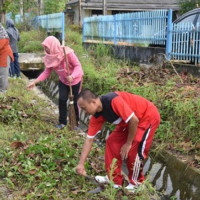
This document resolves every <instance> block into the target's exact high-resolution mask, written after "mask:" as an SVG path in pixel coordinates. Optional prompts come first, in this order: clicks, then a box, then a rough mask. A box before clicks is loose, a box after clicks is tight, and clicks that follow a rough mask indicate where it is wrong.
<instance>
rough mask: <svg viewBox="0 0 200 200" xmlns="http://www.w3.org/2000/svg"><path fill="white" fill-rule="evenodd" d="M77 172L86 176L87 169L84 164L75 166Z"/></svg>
mask: <svg viewBox="0 0 200 200" xmlns="http://www.w3.org/2000/svg"><path fill="white" fill-rule="evenodd" d="M75 170H76V173H77V174H79V175H82V176H86V175H87V174H86V171H85V167H84V165H81V164H78V165H77V166H76V168H75Z"/></svg>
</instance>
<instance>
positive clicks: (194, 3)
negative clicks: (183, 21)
mask: <svg viewBox="0 0 200 200" xmlns="http://www.w3.org/2000/svg"><path fill="white" fill-rule="evenodd" d="M199 4H200V0H184V1H180V14H183V13H186V12H188V11H189V10H193V9H194V8H197V7H199Z"/></svg>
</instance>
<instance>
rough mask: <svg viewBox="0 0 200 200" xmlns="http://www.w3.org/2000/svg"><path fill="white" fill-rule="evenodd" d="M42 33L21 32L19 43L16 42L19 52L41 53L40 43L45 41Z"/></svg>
mask: <svg viewBox="0 0 200 200" xmlns="http://www.w3.org/2000/svg"><path fill="white" fill-rule="evenodd" d="M45 37H46V33H45V32H44V31H41V30H40V31H38V30H32V31H28V32H21V34H20V41H19V42H18V48H19V52H21V53H23V52H41V51H43V47H42V44H41V43H42V41H43V40H44V39H45Z"/></svg>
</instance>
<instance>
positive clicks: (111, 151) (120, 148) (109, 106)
mask: <svg viewBox="0 0 200 200" xmlns="http://www.w3.org/2000/svg"><path fill="white" fill-rule="evenodd" d="M78 105H79V106H80V108H82V109H83V110H84V111H85V112H86V113H88V114H91V115H92V117H91V119H90V122H89V129H88V134H87V138H86V140H85V144H84V146H83V150H82V153H81V157H80V161H79V164H78V165H77V167H76V171H77V173H78V174H81V175H86V171H85V168H84V163H85V160H86V158H87V156H88V154H89V153H90V151H91V148H92V143H93V140H94V137H95V136H96V135H97V134H98V133H99V132H100V131H101V127H102V125H103V123H104V122H106V121H108V122H110V123H113V124H115V125H116V128H115V130H114V131H113V132H112V133H111V134H110V136H109V137H108V139H107V140H106V149H105V167H106V171H107V176H105V177H104V176H96V180H97V181H99V182H101V183H106V182H109V178H110V177H109V176H110V166H111V163H112V160H113V159H114V158H116V159H117V163H116V165H117V168H116V169H115V171H114V173H113V174H112V177H113V181H114V187H115V188H118V187H120V186H121V185H122V182H123V177H122V174H121V166H122V161H123V160H124V159H126V163H127V168H128V172H129V174H128V178H129V182H130V184H129V185H128V186H127V187H126V188H127V189H130V190H134V189H135V187H136V186H139V185H140V184H141V183H142V182H143V181H144V179H145V178H144V175H143V162H142V161H143V160H144V159H146V158H147V156H148V152H149V150H150V146H151V143H152V139H153V136H154V133H155V131H156V129H157V128H158V126H159V124H160V115H159V112H158V110H157V108H156V107H155V106H154V104H153V103H151V102H150V101H148V100H147V99H145V98H143V97H141V96H138V95H135V94H131V93H128V92H119V91H117V92H110V93H108V94H106V95H103V96H100V97H98V96H96V95H95V94H94V93H93V92H92V91H91V90H89V89H85V90H83V91H82V92H81V93H80V94H79V96H78Z"/></svg>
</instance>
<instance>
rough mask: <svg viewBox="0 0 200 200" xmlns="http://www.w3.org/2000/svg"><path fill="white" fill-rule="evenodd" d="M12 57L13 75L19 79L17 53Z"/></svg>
mask: <svg viewBox="0 0 200 200" xmlns="http://www.w3.org/2000/svg"><path fill="white" fill-rule="evenodd" d="M13 55H14V59H15V60H14V74H15V76H17V77H20V66H19V55H18V53H13Z"/></svg>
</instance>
